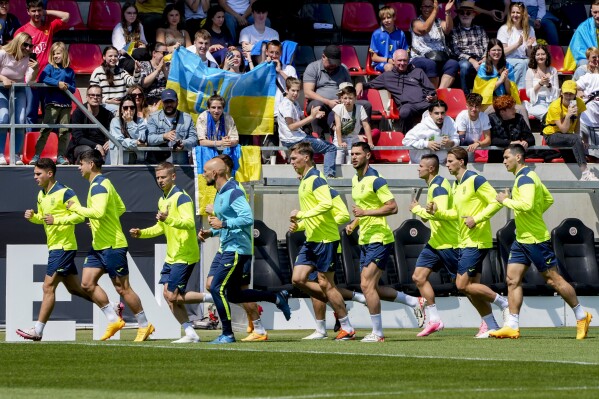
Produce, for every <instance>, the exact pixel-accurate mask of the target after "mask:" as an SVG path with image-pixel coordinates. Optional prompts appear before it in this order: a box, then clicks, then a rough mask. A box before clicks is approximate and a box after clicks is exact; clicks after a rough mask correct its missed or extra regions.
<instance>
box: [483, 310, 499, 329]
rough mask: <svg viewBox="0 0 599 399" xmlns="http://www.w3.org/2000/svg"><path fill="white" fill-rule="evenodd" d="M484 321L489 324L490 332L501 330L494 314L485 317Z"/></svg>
mask: <svg viewBox="0 0 599 399" xmlns="http://www.w3.org/2000/svg"><path fill="white" fill-rule="evenodd" d="M483 320H484V321H485V323H487V327H488V328H489V330H499V325H498V324H497V322H496V321H495V317H493V313H489V314H488V315H486V316H483Z"/></svg>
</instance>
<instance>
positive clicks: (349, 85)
mask: <svg viewBox="0 0 599 399" xmlns="http://www.w3.org/2000/svg"><path fill="white" fill-rule="evenodd" d="M346 87H354V84H353V83H352V82H341V83H339V90H337V94H341V90H343V89H345V88H346Z"/></svg>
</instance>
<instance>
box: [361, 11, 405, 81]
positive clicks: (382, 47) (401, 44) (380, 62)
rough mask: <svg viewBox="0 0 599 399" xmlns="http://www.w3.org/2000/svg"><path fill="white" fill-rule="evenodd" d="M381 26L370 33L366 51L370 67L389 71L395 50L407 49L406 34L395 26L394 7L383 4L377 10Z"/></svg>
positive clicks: (392, 65) (391, 67) (380, 70)
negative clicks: (370, 62) (368, 54)
mask: <svg viewBox="0 0 599 399" xmlns="http://www.w3.org/2000/svg"><path fill="white" fill-rule="evenodd" d="M379 19H380V20H381V27H380V29H377V30H375V31H374V33H373V34H372V38H371V39H370V48H369V49H368V51H369V52H370V54H371V58H372V67H373V68H374V69H375V70H377V71H379V72H385V71H390V70H392V69H393V67H394V66H395V65H394V64H393V53H394V52H395V50H399V49H402V50H407V49H408V42H407V40H406V35H405V34H404V33H403V31H402V30H401V29H398V28H397V26H395V9H394V8H393V7H389V6H385V7H383V8H381V9H380V10H379Z"/></svg>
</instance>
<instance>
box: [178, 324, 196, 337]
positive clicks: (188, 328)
mask: <svg viewBox="0 0 599 399" xmlns="http://www.w3.org/2000/svg"><path fill="white" fill-rule="evenodd" d="M182 326H183V330H184V331H185V335H187V336H188V337H192V338H196V337H198V338H199V336H198V334H197V333H196V330H194V329H193V324H192V322H191V321H189V320H188V321H186V322H185V323H183V324H182Z"/></svg>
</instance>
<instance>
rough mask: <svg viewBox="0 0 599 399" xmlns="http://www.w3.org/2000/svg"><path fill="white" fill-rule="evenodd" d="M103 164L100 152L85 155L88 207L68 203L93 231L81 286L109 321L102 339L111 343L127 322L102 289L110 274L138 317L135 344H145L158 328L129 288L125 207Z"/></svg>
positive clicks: (82, 159)
mask: <svg viewBox="0 0 599 399" xmlns="http://www.w3.org/2000/svg"><path fill="white" fill-rule="evenodd" d="M103 163H104V161H103V159H102V154H101V153H100V151H98V150H89V151H86V152H84V153H83V154H81V157H80V160H79V170H80V171H81V176H82V177H83V178H84V179H86V180H88V181H89V183H90V186H89V192H88V194H87V207H83V206H82V205H81V204H79V202H75V201H73V200H69V201H68V202H67V208H68V209H69V210H70V211H71V212H73V213H75V214H77V215H80V216H83V217H86V218H89V223H90V226H91V231H92V248H91V249H90V251H89V253H88V255H87V257H86V258H85V262H84V263H83V277H82V279H81V286H82V288H83V290H84V291H85V292H87V294H88V295H89V296H90V298H92V300H93V301H94V303H95V304H96V305H98V306H99V307H100V309H102V312H104V315H105V316H106V318H107V319H108V327H106V332H105V333H104V335H103V336H102V338H100V339H101V340H102V341H104V340H107V339H108V338H110V337H112V336H113V335H114V334H116V333H117V332H118V331H119V330H121V329H122V328H123V327H124V326H125V321H124V320H123V319H122V318H120V317H119V316H118V315H117V314H116V312H115V311H114V309H113V307H112V306H110V303H109V302H108V296H107V295H106V292H105V291H104V290H103V289H102V287H100V286H99V285H98V280H99V279H100V277H102V275H103V274H104V273H108V276H109V277H110V279H111V280H112V284H113V285H114V288H115V289H116V291H117V292H118V294H119V295H120V296H122V297H123V299H124V301H125V303H126V304H127V305H129V308H130V309H131V310H132V311H133V313H134V314H135V317H136V319H137V322H138V324H139V328H138V330H137V335H136V337H135V340H134V341H136V342H141V341H145V340H146V339H148V337H149V336H150V334H152V333H153V332H154V330H155V328H154V326H153V325H152V324H151V323H148V320H147V319H146V314H145V313H144V310H143V307H142V305H141V301H140V299H139V296H137V294H136V293H135V291H133V288H132V287H131V285H130V284H129V267H128V264H127V239H126V238H125V234H123V228H122V227H121V221H120V216H121V215H122V214H123V213H124V212H125V204H124V203H123V201H122V200H121V197H120V196H119V194H118V193H117V192H116V190H115V189H114V186H113V185H112V183H111V182H110V180H108V179H107V178H105V177H104V176H103V175H102V164H103Z"/></svg>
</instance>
